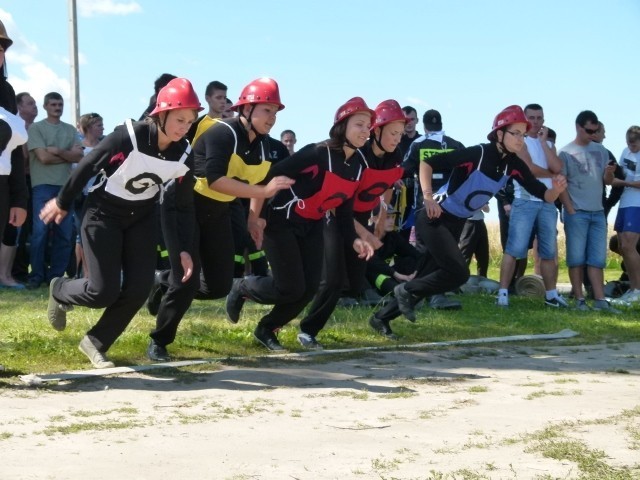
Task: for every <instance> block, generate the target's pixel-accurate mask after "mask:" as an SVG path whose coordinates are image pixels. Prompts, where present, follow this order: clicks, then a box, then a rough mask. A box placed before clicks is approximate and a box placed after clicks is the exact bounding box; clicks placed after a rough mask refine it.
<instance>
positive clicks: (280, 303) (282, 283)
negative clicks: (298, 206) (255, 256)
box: [241, 221, 323, 330]
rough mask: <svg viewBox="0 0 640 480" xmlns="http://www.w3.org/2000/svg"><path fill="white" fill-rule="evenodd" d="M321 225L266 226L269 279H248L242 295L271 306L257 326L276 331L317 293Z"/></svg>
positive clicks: (283, 224)
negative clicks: (269, 266) (269, 267)
mask: <svg viewBox="0 0 640 480" xmlns="http://www.w3.org/2000/svg"><path fill="white" fill-rule="evenodd" d="M322 245H323V239H322V222H321V221H309V222H306V223H293V222H286V223H285V222H277V223H275V224H273V223H270V222H268V223H267V227H266V228H265V232H264V242H263V247H264V250H265V252H266V254H267V259H268V260H269V264H270V265H271V274H272V275H271V276H249V277H247V278H245V279H244V280H243V281H242V283H241V291H242V293H243V294H245V295H246V296H248V297H249V298H251V299H252V300H255V301H256V302H258V303H262V304H267V305H274V307H273V308H272V309H271V311H270V312H269V313H268V314H267V315H265V316H264V317H262V319H261V320H260V323H259V325H260V326H262V327H265V328H268V329H270V330H277V329H279V328H281V327H283V326H284V325H286V324H287V323H289V322H290V321H291V320H293V319H294V318H296V316H297V315H298V314H299V313H300V312H302V310H303V309H304V307H306V306H307V304H308V303H309V302H310V301H311V299H312V298H313V295H314V294H315V292H316V290H317V289H318V284H319V283H320V275H321V268H322V252H323V248H322Z"/></svg>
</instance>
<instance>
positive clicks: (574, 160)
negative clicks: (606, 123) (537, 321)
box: [559, 110, 619, 313]
mask: <svg viewBox="0 0 640 480" xmlns="http://www.w3.org/2000/svg"><path fill="white" fill-rule="evenodd" d="M599 128H600V126H599V122H598V117H597V116H596V114H595V113H593V112H592V111H590V110H585V111H583V112H580V113H579V114H578V116H577V118H576V138H575V139H574V140H573V142H571V143H569V144H568V145H566V146H564V147H563V148H562V149H561V150H560V154H559V156H560V159H561V160H562V173H563V174H564V175H565V176H566V178H567V189H566V191H564V192H563V193H562V194H560V201H561V202H562V205H563V217H564V231H565V236H566V248H567V266H568V267H569V279H570V280H571V288H572V290H573V295H574V297H575V299H576V309H578V310H583V311H586V310H590V309H591V308H593V309H594V310H600V311H605V312H609V313H619V312H618V310H616V309H614V308H612V307H611V306H610V305H609V303H608V302H607V300H606V299H605V296H604V267H605V264H606V260H607V222H606V219H605V214H604V207H603V205H602V190H603V188H604V186H603V179H604V182H605V183H606V184H607V185H609V184H611V182H612V181H613V171H614V169H615V165H608V163H609V154H608V152H607V149H606V148H604V147H603V146H602V145H600V144H599V143H597V142H595V141H594V140H595V139H596V135H597V134H598V130H599ZM585 265H586V266H587V275H588V277H589V280H590V281H591V286H592V289H593V298H594V299H595V302H594V304H593V307H589V306H588V305H587V303H586V301H585V298H584V292H583V289H582V283H583V282H582V280H583V269H584V266H585Z"/></svg>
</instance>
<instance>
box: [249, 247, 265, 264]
mask: <svg viewBox="0 0 640 480" xmlns="http://www.w3.org/2000/svg"><path fill="white" fill-rule="evenodd" d="M248 256H249V261H250V262H253V261H254V260H258V259H259V258H262V257H264V256H265V253H264V250H260V251H258V252H253V253H250V254H249V255H248Z"/></svg>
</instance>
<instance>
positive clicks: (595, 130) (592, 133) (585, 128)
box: [582, 127, 600, 135]
mask: <svg viewBox="0 0 640 480" xmlns="http://www.w3.org/2000/svg"><path fill="white" fill-rule="evenodd" d="M582 128H583V129H584V131H585V132H587V133H588V134H589V135H595V134H596V133H598V132H599V131H600V129H599V128H587V127H582Z"/></svg>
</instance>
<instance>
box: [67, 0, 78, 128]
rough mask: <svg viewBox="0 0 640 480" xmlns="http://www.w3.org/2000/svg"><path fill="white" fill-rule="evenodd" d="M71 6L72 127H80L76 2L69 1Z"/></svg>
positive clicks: (74, 0)
mask: <svg viewBox="0 0 640 480" xmlns="http://www.w3.org/2000/svg"><path fill="white" fill-rule="evenodd" d="M68 6H69V66H70V67H71V107H72V108H71V125H73V126H74V127H75V126H76V125H78V119H79V118H80V74H79V72H78V16H77V13H76V0H68Z"/></svg>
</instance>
